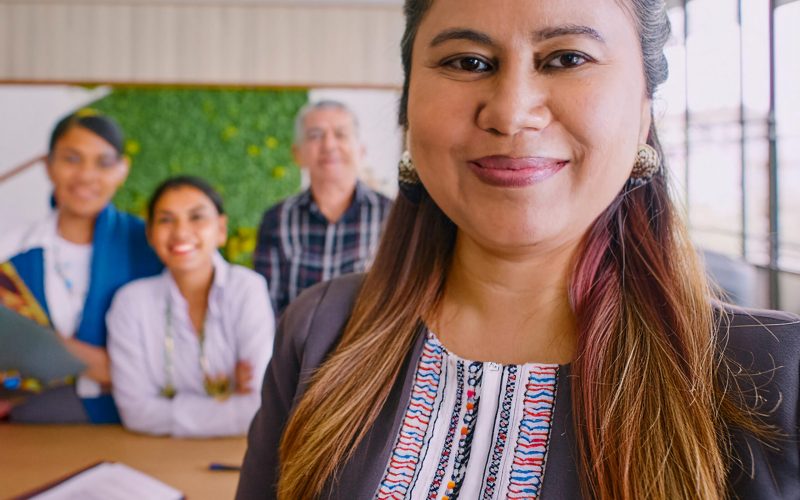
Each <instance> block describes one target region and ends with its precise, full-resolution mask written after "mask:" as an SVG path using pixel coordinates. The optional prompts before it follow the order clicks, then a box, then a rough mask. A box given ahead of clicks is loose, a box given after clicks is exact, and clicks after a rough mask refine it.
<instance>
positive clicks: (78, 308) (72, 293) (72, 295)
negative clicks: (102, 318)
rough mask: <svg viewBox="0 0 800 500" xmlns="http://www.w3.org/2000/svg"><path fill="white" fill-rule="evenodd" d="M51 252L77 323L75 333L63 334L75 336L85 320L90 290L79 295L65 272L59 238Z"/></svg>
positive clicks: (55, 268) (74, 327)
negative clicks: (84, 314)
mask: <svg viewBox="0 0 800 500" xmlns="http://www.w3.org/2000/svg"><path fill="white" fill-rule="evenodd" d="M50 250H52V254H53V269H54V270H55V272H56V274H57V275H58V277H59V279H60V280H61V282H62V283H64V288H66V290H67V296H68V297H69V299H68V303H69V308H70V309H71V312H72V314H73V321H74V322H75V324H74V326H73V329H74V330H75V331H72V332H62V333H63V334H64V335H73V334H74V333H76V332H77V330H78V328H80V326H81V321H82V320H83V307H84V305H85V303H86V293H88V290H85V291H84V292H83V293H79V292H78V291H77V290H76V289H75V282H74V281H73V280H72V279H71V278H70V277H69V276H67V272H66V271H65V270H64V263H63V262H62V261H61V244H60V243H59V241H58V237H56V239H55V241H53V244H52V246H51V247H50ZM54 326H55V325H54Z"/></svg>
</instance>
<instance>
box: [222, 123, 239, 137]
mask: <svg viewBox="0 0 800 500" xmlns="http://www.w3.org/2000/svg"><path fill="white" fill-rule="evenodd" d="M238 133H239V129H238V128H236V127H235V126H233V125H228V126H227V127H225V128H224V129H223V130H222V140H223V141H229V140H231V139H233V138H234V137H236V135H237V134H238Z"/></svg>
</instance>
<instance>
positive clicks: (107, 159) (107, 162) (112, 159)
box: [97, 156, 119, 168]
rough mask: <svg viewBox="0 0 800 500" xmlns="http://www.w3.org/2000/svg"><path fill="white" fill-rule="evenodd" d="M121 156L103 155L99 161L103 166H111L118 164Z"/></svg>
mask: <svg viewBox="0 0 800 500" xmlns="http://www.w3.org/2000/svg"><path fill="white" fill-rule="evenodd" d="M118 161H119V158H117V157H116V156H103V157H101V158H100V160H99V161H98V162H97V163H98V164H99V165H100V167H101V168H111V167H113V166H115V165H116V164H117V162H118Z"/></svg>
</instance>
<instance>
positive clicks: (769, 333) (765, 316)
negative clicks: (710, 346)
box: [718, 305, 800, 370]
mask: <svg viewBox="0 0 800 500" xmlns="http://www.w3.org/2000/svg"><path fill="white" fill-rule="evenodd" d="M718 325H719V335H720V337H719V338H720V341H721V342H722V345H723V346H724V349H725V350H726V352H727V353H728V354H729V355H732V356H733V357H734V358H735V359H737V360H738V361H739V362H740V363H741V364H742V365H743V366H745V367H747V368H750V369H753V368H755V369H759V370H769V369H771V366H768V365H773V366H781V365H798V364H800V316H798V315H796V314H792V313H788V312H782V311H769V310H759V309H745V308H740V307H734V306H729V305H726V306H724V307H722V308H720V309H718Z"/></svg>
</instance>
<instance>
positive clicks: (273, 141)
mask: <svg viewBox="0 0 800 500" xmlns="http://www.w3.org/2000/svg"><path fill="white" fill-rule="evenodd" d="M264 144H265V145H266V146H267V147H268V148H269V149H275V148H277V147H278V139H277V138H276V137H273V136H269V137H267V138H266V139H264Z"/></svg>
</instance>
